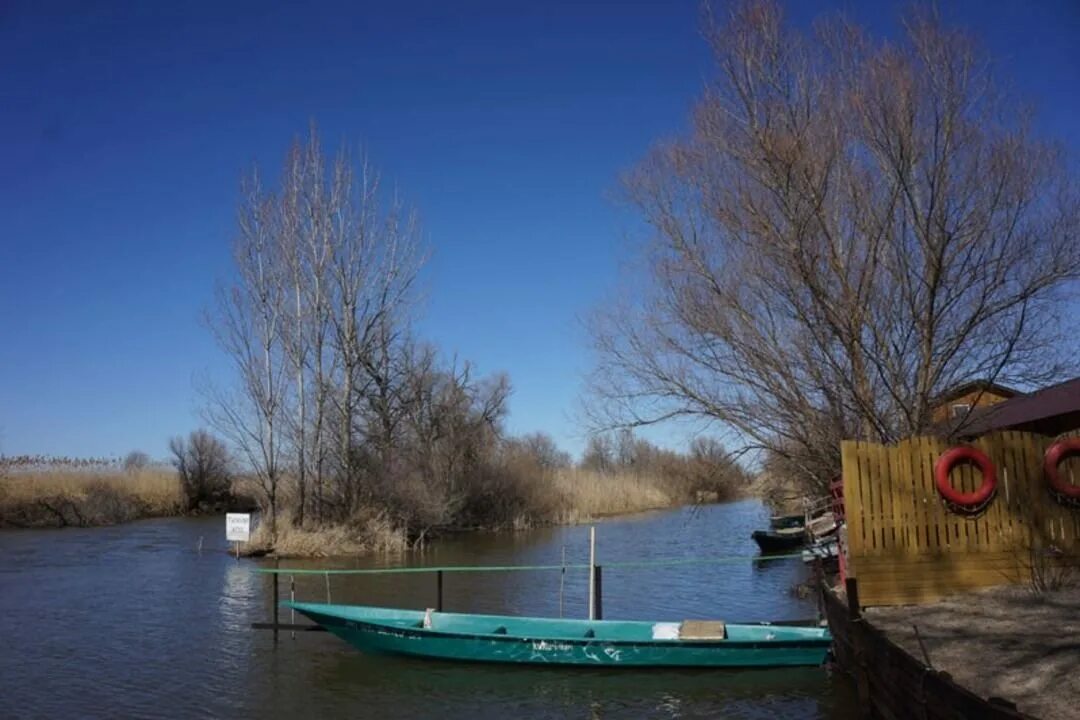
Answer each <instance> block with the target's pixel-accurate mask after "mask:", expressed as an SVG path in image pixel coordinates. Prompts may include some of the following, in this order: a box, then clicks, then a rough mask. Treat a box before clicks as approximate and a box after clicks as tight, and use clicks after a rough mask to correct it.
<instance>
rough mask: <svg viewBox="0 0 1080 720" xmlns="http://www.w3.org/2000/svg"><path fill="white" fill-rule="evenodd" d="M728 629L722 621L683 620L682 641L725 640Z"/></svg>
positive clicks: (681, 628)
mask: <svg viewBox="0 0 1080 720" xmlns="http://www.w3.org/2000/svg"><path fill="white" fill-rule="evenodd" d="M726 638H727V627H726V626H725V625H724V622H723V621H722V620H683V623H682V626H680V628H679V639H680V640H725V639H726Z"/></svg>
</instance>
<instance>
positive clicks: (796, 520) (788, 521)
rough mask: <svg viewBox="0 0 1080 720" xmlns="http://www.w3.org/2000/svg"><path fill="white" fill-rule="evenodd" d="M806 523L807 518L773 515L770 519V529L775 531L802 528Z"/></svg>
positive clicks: (800, 515) (803, 516)
mask: <svg viewBox="0 0 1080 720" xmlns="http://www.w3.org/2000/svg"><path fill="white" fill-rule="evenodd" d="M805 522H806V516H805V515H802V514H799V515H773V516H772V517H771V518H769V527H771V528H772V529H773V530H787V529H788V528H794V527H802V526H803V524H804V523H805Z"/></svg>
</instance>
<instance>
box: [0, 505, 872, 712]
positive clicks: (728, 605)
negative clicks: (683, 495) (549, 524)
mask: <svg viewBox="0 0 1080 720" xmlns="http://www.w3.org/2000/svg"><path fill="white" fill-rule="evenodd" d="M766 518H767V513H766V511H765V510H764V508H762V507H761V506H760V505H758V504H757V503H754V502H743V503H733V504H729V505H718V506H711V507H705V508H702V509H699V510H697V511H694V512H690V511H671V512H663V513H652V514H649V515H642V516H637V517H633V518H621V519H611V520H606V521H604V522H601V523H598V524H597V536H598V557H599V560H600V562H601V563H617V562H624V561H631V560H656V559H667V558H688V557H694V558H700V557H722V556H732V555H735V556H747V555H752V554H753V553H754V551H755V548H754V546H753V543H752V541H751V540H750V532H751V531H752V530H753V529H755V528H756V527H758V526H759V525H760V524H761V523H763V522H765V520H766ZM223 525H224V522H223V519H222V518H200V519H168V520H155V521H144V522H139V523H133V524H130V525H125V526H117V527H113V528H103V529H93V530H64V531H40V532H38V531H35V532H25V531H19V532H0V574H2V575H3V577H4V580H3V586H2V591H0V622H2V623H3V625H2V627H0V638H3V641H4V652H2V653H0V678H3V683H4V693H3V696H4V708H3V710H2V711H0V712H2V713H3V714H4V715H5V716H13V717H43V716H44V717H51V718H64V717H72V718H76V717H77V718H84V717H121V716H128V717H147V718H181V717H258V718H260V719H261V720H265V719H272V718H285V717H309V716H312V715H319V716H322V717H349V718H369V717H370V718H385V717H401V718H427V717H432V716H438V717H440V718H441V719H442V720H448V719H450V718H506V717H514V718H526V719H529V720H533V719H536V718H562V717H582V718H641V717H656V718H707V717H708V718H711V717H725V718H843V717H849V716H851V710H852V702H851V694H850V690H849V688H847V686H846V684H845V683H843V682H842V681H839V680H837V679H835V678H832V677H831V676H830V675H829V673H828V672H827V671H826V670H824V669H820V668H800V669H794V670H779V671H777V670H756V671H705V672H703V671H612V670H605V669H595V670H592V669H590V670H572V669H558V668H542V667H541V668H528V667H514V666H470V665H457V664H451V663H430V662H423V661H415V660H408V659H401V658H377V657H370V656H365V655H362V654H360V653H357V652H355V651H354V650H352V649H351V648H349V647H348V646H347V645H345V644H344V643H342V642H340V641H338V640H336V639H335V638H333V637H330V636H327V635H324V634H313V633H303V634H301V635H300V636H298V637H297V638H296V639H295V640H292V639H290V638H289V635H288V633H284V634H282V635H281V637H280V641H279V643H278V645H277V646H276V648H275V646H274V642H273V637H272V635H271V634H270V633H264V632H254V631H252V630H250V628H249V625H250V623H251V622H253V621H255V620H263V619H266V618H268V617H269V615H270V611H271V608H270V592H269V587H270V585H269V583H270V580H269V578H268V577H266V576H261V575H257V574H255V573H252V572H251V569H252V568H253V567H255V566H256V564H255V563H253V562H252V561H247V560H242V561H240V562H237V561H236V560H235V559H233V558H232V557H230V556H229V555H227V554H226V552H225V550H226V549H227V548H226V543H224V541H223V538H222V535H223ZM200 537H203V538H205V541H206V542H205V543H204V545H205V547H204V550H203V552H202V554H199V553H197V552H195V547H196V545H197V542H198V539H199V538H200ZM587 537H588V529H587V528H585V527H566V528H545V529H540V530H535V531H531V532H528V533H517V534H512V535H501V536H497V535H470V536H463V537H460V538H456V539H454V540H449V541H445V542H442V543H440V544H438V545H436V546H434V547H432V548H431V549H430V550H429V551H427V552H424V553H420V554H417V555H414V556H412V557H410V558H407V559H405V560H404V562H408V563H410V564H420V563H424V564H431V565H462V564H463V565H483V564H558V563H559V559H560V557H561V555H562V551H563V548H564V547H565V548H566V556H567V561H568V562H569V563H571V564H574V563H584V562H586V561H587V556H588V540H587ZM326 562H327V561H318V563H316V564H317V565H319V566H325V565H326ZM386 562H387V560H386V559H385V558H382V559H380V558H367V559H361V560H359V561H358V560H356V559H353V560H350V561H347V562H342V563H340V564H341V565H344V566H358V565H365V566H374V565H379V564H385V563H386ZM392 562H399V561H398V560H394V561H392ZM300 564H302V563H300ZM804 572H805V570H804V569H803V567H802V566H801V564H800V563H798V562H797V561H795V562H792V561H790V560H781V561H773V562H759V563H751V562H740V563H737V564H731V565H686V566H679V567H675V568H644V569H641V570H640V571H638V570H633V571H631V570H625V569H617V568H614V567H612V568H609V569H606V570H605V573H604V609H605V616H606V617H612V618H639V619H671V620H680V619H685V618H692V617H718V618H723V619H726V620H729V621H730V620H736V619H740V620H764V619H790V618H797V617H804V616H807V615H811V614H813V612H814V606H813V602H806V601H801V600H798V599H796V598H794V597H792V596H791V595H790V593H789V592H788V590H789V588H790V587H791V585H792V584H793V583H795V582H797V581H799V580H800V579H802V578H803V577H804ZM297 584H298V593H299V597H300V598H301V599H316V600H322V599H325V592H326V590H325V580H324V578H322V577H319V576H316V577H311V576H306V577H302V578H298V580H297ZM286 588H287V585H283V593H282V597H283V598H284V597H285V595H286V594H287V589H286ZM445 589H446V603H447V606H448V609H452V610H459V611H472V612H496V613H498V612H502V613H511V614H532V615H552V616H555V615H558V614H559V573H558V572H546V573H505V574H498V575H494V574H468V575H465V574H456V575H448V576H447V578H446V588H445ZM586 589H587V580H586V574H585V573H584V572H583V571H573V572H568V573H567V574H566V577H565V585H564V601H563V610H564V612H565V613H566V614H567V615H577V616H582V615H583V614H584V612H585V606H586V597H587V593H586ZM332 592H333V597H334V600H335V601H344V602H358V603H368V604H381V605H390V606H395V605H396V606H405V607H425V606H430V605H432V604H433V603H434V585H433V580H432V579H431V578H430V577H429V576H422V575H399V576H378V577H374V576H363V577H361V576H352V577H340V578H334V579H333V581H332Z"/></svg>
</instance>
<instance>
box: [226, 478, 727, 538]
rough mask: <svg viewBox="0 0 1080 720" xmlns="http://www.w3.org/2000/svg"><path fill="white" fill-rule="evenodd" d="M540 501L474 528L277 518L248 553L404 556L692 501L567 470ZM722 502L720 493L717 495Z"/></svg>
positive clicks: (539, 493)
mask: <svg viewBox="0 0 1080 720" xmlns="http://www.w3.org/2000/svg"><path fill="white" fill-rule="evenodd" d="M534 483H535V486H536V487H535V492H534V493H532V494H533V495H534V496H535V497H536V500H535V501H534V502H532V503H530V504H529V505H528V506H527V507H525V508H523V509H522V510H521V511H520V512H518V513H517V514H515V515H514V516H513V517H509V518H507V519H506V520H505V522H502V523H497V524H491V525H483V526H474V527H433V528H424V529H419V530H417V529H415V528H406V527H402V526H401V525H398V524H396V523H394V522H393V519H392V518H390V517H389V516H388V515H387V514H386V513H384V512H378V511H374V510H372V511H368V512H365V513H362V514H359V515H357V516H356V517H354V518H353V519H352V520H351V521H350V522H348V523H333V524H324V525H307V526H305V527H302V528H298V527H295V526H294V525H293V524H292V522H291V517H289V516H288V515H283V516H281V517H279V520H278V527H277V534H276V537H272V536H271V533H270V527H269V524H268V523H265V522H264V523H262V524H260V526H259V527H258V528H257V529H256V531H255V533H254V534H253V536H252V539H251V542H250V543H249V544H248V548H247V552H248V554H250V555H273V556H276V557H294V558H304V557H340V556H350V555H359V554H363V553H369V552H383V553H386V552H391V553H393V552H403V551H405V550H408V549H410V548H412V547H417V546H421V545H424V544H426V543H429V542H431V541H432V540H434V539H435V538H437V537H439V536H441V535H445V534H459V533H461V532H469V531H501V530H514V531H523V530H529V529H533V528H537V527H544V526H552V525H576V524H579V523H583V522H588V521H590V520H595V519H598V518H604V517H613V516H621V515H630V514H634V513H640V512H646V511H649V510H661V509H667V508H674V507H679V506H682V505H685V504H687V503H689V502H691V501H692V498H690V497H688V496H687V494H686V492H685V491H684V490H683V489H681V488H679V487H678V486H677V485H676V484H675V483H672V482H671V481H667V480H665V479H663V478H661V477H658V476H655V475H649V474H640V473H630V472H618V473H599V472H593V471H589V470H581V469H577V468H564V469H560V470H555V471H552V472H549V473H544V474H543V475H541V476H538V477H537V478H536V479H535V481H534ZM715 498H716V499H717V500H719V499H732V498H727V497H724V498H721V497H720V496H719V495H718V494H717V495H715Z"/></svg>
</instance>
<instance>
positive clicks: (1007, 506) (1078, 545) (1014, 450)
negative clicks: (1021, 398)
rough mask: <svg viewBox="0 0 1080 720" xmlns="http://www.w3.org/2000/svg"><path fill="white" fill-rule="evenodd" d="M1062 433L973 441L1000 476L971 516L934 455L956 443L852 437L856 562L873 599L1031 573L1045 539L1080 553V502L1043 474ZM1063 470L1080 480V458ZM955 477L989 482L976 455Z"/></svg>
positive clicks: (926, 597)
mask: <svg viewBox="0 0 1080 720" xmlns="http://www.w3.org/2000/svg"><path fill="white" fill-rule="evenodd" d="M1052 442H1053V439H1052V438H1047V437H1044V436H1041V435H1034V434H1030V433H1021V432H1003V433H994V434H991V435H987V436H984V437H982V438H979V439H978V440H976V441H974V442H972V443H970V444H971V445H973V446H975V447H977V448H979V449H980V450H982V451H983V452H985V453H986V454H987V455H988V456H989V457H990V459H991V460H992V461H993V463H994V465H995V466H996V467H997V476H998V485H997V492H996V494H995V496H994V498H993V500H992V501H991V502H990V503H989V505H988V506H987V507H986V508H985V510H983V511H982V512H981V513H979V514H978V515H975V516H965V515H962V514H958V513H955V512H953V511H951V510H950V509H949V508H948V507H947V506H946V505H945V503H944V502H943V501H942V499H941V496H940V495H939V494H938V492H937V488H936V487H935V485H934V462H935V461H936V460H937V458H938V456H939V455H941V453H943V452H944V451H946V450H947V449H949V448H950V447H953V444H949V443H947V442H945V441H943V440H939V439H937V438H930V437H915V438H910V439H907V440H904V441H903V442H901V443H899V444H897V445H893V446H885V445H877V444H874V443H865V442H857V441H845V442H844V443H843V445H842V447H841V453H842V460H843V480H844V503H845V511H846V515H847V538H848V549H847V554H848V556H847V559H848V567H847V572H848V576H850V577H857V578H858V580H859V587H860V588H861V592H862V598H861V599H862V602H863V604H864V605H865V606H871V605H901V604H911V603H920V602H931V601H933V600H936V599H938V598H940V597H942V596H944V595H948V594H950V593H954V592H959V591H964V590H972V589H976V588H980V587H987V586H990V585H1001V584H1004V583H1016V582H1025V581H1027V580H1028V579H1029V577H1030V572H1031V566H1032V562H1033V560H1032V556H1033V553H1039V552H1041V551H1040V550H1038V548H1047V547H1050V546H1053V547H1055V548H1058V549H1060V550H1062V551H1064V552H1065V553H1066V554H1067V555H1069V556H1070V558H1072V557H1075V556H1076V553H1078V552H1080V507H1077V506H1075V505H1067V504H1063V503H1061V502H1058V501H1057V500H1056V499H1055V498H1054V497H1053V495H1052V494H1051V493H1050V491H1049V489H1048V485H1047V483H1046V481H1045V479H1044V477H1043V472H1042V462H1043V455H1044V453H1045V452H1046V448H1047V447H1049V446H1050V444H1051V443H1052ZM1061 470H1062V472H1063V473H1066V477H1069V476H1070V475H1072V476H1073V477H1074V481H1078V480H1080V459H1077V458H1071V459H1069V460H1066V461H1065V462H1064V463H1063V464H1062V466H1061ZM951 478H952V484H953V486H954V487H956V488H957V489H958V490H961V491H963V492H970V491H972V490H975V489H976V488H977V487H978V486H979V485H980V484H981V482H982V477H981V475H980V474H979V472H978V470H977V469H976V468H974V466H972V465H971V464H969V463H964V464H961V465H959V466H957V467H956V468H955V469H954V470H953V472H952V475H951ZM1040 557H1041V555H1040Z"/></svg>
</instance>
